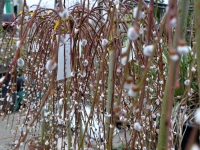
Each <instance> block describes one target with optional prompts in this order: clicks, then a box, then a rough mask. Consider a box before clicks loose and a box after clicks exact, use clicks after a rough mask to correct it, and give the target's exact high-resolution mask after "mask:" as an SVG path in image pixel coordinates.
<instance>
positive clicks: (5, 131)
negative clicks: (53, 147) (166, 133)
mask: <svg viewBox="0 0 200 150" xmlns="http://www.w3.org/2000/svg"><path fill="white" fill-rule="evenodd" d="M17 115H18V113H15V114H14V113H13V114H11V115H10V116H9V118H8V116H7V117H6V118H4V120H3V116H0V150H11V149H12V148H11V147H13V146H12V143H13V142H14V141H15V139H14V135H13V134H12V133H11V132H12V128H14V127H15V120H16V118H17ZM12 120H13V121H12ZM12 124H13V126H12ZM18 135H19V134H18ZM126 136H127V140H129V139H130V135H129V133H128V132H127V133H126ZM120 137H121V138H120ZM16 139H17V138H16ZM122 143H125V138H124V131H119V134H118V135H115V136H114V138H113V147H114V148H115V147H118V146H119V145H121V144H122ZM60 145H61V139H59V140H58V149H57V150H60V147H61V146H60ZM92 145H96V143H95V142H94V143H92ZM23 149H25V150H28V148H27V146H26V147H25V148H21V150H23Z"/></svg>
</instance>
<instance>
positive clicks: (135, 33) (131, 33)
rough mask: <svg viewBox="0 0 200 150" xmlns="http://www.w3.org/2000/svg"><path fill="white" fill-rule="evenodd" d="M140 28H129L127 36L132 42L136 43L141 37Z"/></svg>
mask: <svg viewBox="0 0 200 150" xmlns="http://www.w3.org/2000/svg"><path fill="white" fill-rule="evenodd" d="M139 32H140V30H139V28H138V27H129V29H128V32H127V36H128V38H129V39H130V40H132V41H134V40H136V39H137V38H138V37H139Z"/></svg>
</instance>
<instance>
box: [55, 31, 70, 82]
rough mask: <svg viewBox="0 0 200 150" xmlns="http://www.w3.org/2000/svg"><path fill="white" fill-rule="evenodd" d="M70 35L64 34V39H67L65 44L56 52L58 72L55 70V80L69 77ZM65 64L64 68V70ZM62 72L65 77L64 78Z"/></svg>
mask: <svg viewBox="0 0 200 150" xmlns="http://www.w3.org/2000/svg"><path fill="white" fill-rule="evenodd" d="M69 37H70V35H69V34H66V35H65V39H68V40H67V41H66V42H65V44H61V43H60V46H59V50H58V70H57V80H63V79H65V78H69V77H71V66H70V63H71V56H70V40H69ZM64 46H65V54H64ZM64 63H65V68H64ZM64 71H65V72H66V75H65V76H64Z"/></svg>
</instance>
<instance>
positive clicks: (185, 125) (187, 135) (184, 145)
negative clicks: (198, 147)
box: [181, 124, 200, 150]
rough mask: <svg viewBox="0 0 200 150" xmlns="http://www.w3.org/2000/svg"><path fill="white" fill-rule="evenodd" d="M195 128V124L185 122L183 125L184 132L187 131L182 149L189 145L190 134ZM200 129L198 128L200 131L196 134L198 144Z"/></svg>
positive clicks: (184, 149)
mask: <svg viewBox="0 0 200 150" xmlns="http://www.w3.org/2000/svg"><path fill="white" fill-rule="evenodd" d="M193 128H194V125H192V124H184V125H183V132H184V131H185V130H186V131H185V134H184V136H183V140H182V143H181V148H182V150H186V146H187V143H188V142H189V139H190V135H191V133H192V130H193ZM199 134H200V132H199V130H198V133H197V134H196V137H195V142H196V143H197V144H200V141H199Z"/></svg>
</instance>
